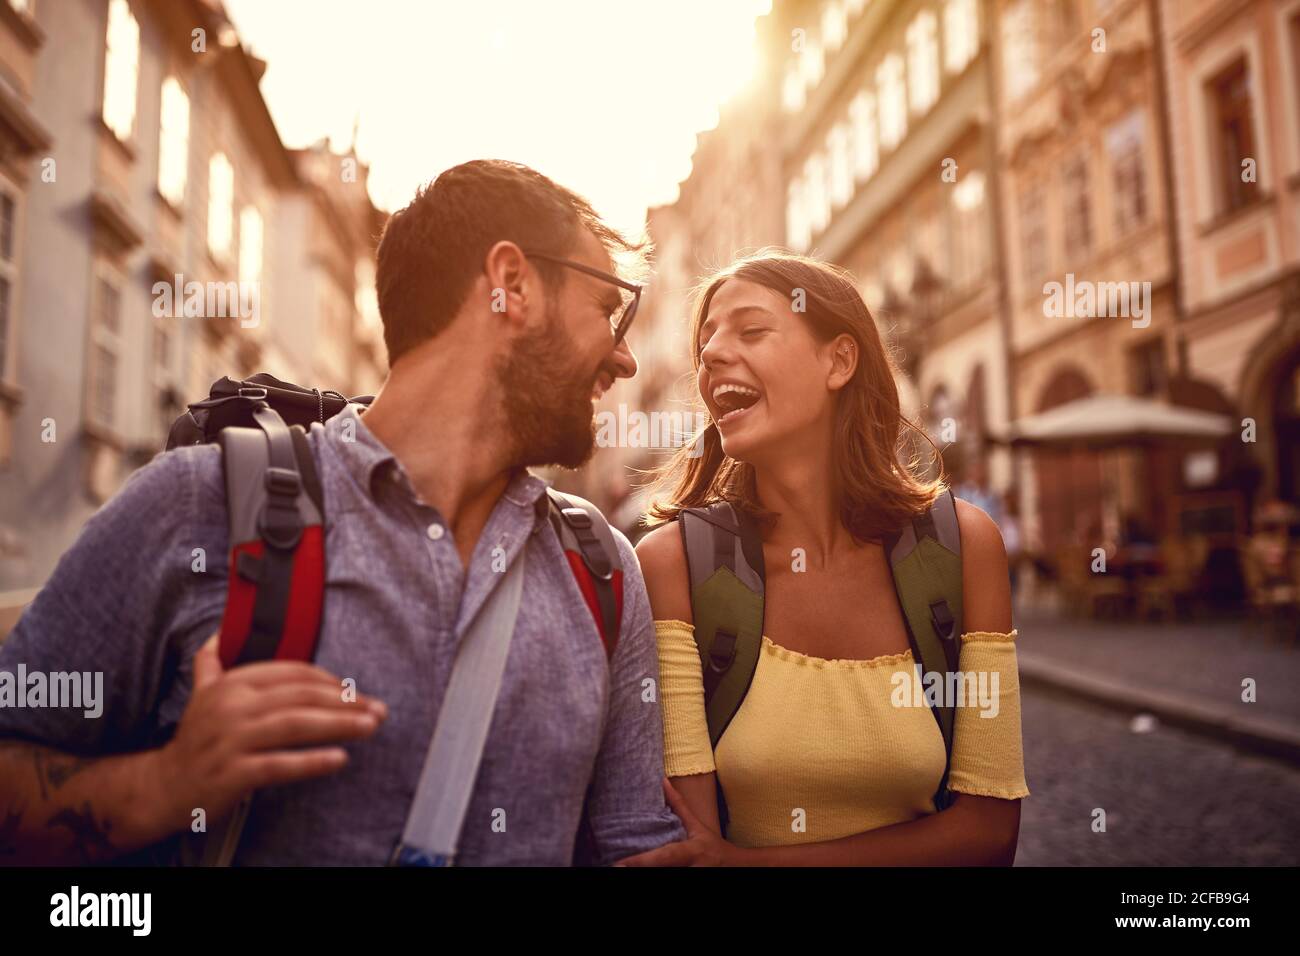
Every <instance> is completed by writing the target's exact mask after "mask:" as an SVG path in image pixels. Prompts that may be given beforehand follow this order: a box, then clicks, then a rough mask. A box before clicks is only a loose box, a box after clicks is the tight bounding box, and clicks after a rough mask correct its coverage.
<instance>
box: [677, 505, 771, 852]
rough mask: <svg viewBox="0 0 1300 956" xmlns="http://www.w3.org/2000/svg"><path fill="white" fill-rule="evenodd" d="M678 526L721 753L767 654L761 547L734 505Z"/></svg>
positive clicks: (713, 740)
mask: <svg viewBox="0 0 1300 956" xmlns="http://www.w3.org/2000/svg"><path fill="white" fill-rule="evenodd" d="M678 523H679V525H680V527H681V532H682V545H683V547H684V549H685V551H686V568H687V572H688V574H689V575H690V580H691V615H692V617H694V619H695V646H696V648H698V650H699V652H700V665H701V669H702V670H703V674H704V710H705V715H706V717H707V719H708V724H709V745H710V746H711V747H713V748H714V749H715V750H716V749H717V746H718V741H719V740H721V739H722V734H723V732H724V731H726V729H727V725H728V724H730V723H731V718H733V717H734V716H736V711H738V710H740V705H741V702H742V701H744V699H745V694H746V693H748V692H749V685H750V684H751V683H752V682H753V680H754V671H755V670H757V669H758V655H759V652H760V651H761V650H762V649H763V593H764V584H763V539H762V537H761V536H760V535H759V532H758V527H757V526H756V525H755V524H754V522H753V520H752V519H751V518H750V517H749V516H748V515H745V514H744V513H743V512H740V511H737V510H736V509H735V508H733V507H732V506H731V504H730V503H729V502H725V501H719V502H714V503H713V504H711V505H707V506H705V507H703V508H685V509H683V510H682V512H681V517H680V519H679V522H678ZM717 790H718V821H719V823H720V824H721V825H722V832H723V834H725V833H726V832H727V799H726V795H725V794H723V792H722V782H721V781H718V784H717Z"/></svg>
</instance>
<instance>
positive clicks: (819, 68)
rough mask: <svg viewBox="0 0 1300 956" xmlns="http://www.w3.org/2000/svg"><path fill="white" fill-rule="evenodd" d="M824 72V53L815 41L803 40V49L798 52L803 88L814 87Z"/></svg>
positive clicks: (810, 39)
mask: <svg viewBox="0 0 1300 956" xmlns="http://www.w3.org/2000/svg"><path fill="white" fill-rule="evenodd" d="M825 72H826V51H825V50H823V49H822V45H821V44H820V43H818V42H817V41H816V40H815V39H813V38H811V37H808V38H806V39H805V40H804V45H803V49H802V50H800V51H799V74H800V76H802V77H803V83H804V88H805V89H807V88H809V87H812V86H816V85H817V83H818V82H819V81H820V80H821V78H822V74H823V73H825Z"/></svg>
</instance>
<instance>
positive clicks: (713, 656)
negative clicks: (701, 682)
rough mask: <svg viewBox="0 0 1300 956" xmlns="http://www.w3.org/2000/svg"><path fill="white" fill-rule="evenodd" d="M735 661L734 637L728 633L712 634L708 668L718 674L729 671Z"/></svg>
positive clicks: (715, 632) (719, 631)
mask: <svg viewBox="0 0 1300 956" xmlns="http://www.w3.org/2000/svg"><path fill="white" fill-rule="evenodd" d="M735 660H736V635H735V634H732V633H731V632H730V631H724V630H721V629H719V630H717V631H714V632H713V643H712V644H710V645H709V667H710V668H711V669H712V670H714V671H716V672H717V673H719V674H722V673H725V672H726V671H727V670H728V669H730V667H731V665H732V664H733V663H735Z"/></svg>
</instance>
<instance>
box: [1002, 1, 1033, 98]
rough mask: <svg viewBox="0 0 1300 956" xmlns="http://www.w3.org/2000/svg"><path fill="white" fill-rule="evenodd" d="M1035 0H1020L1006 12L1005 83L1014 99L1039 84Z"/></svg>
mask: <svg viewBox="0 0 1300 956" xmlns="http://www.w3.org/2000/svg"><path fill="white" fill-rule="evenodd" d="M1033 4H1034V0H1016V2H1015V3H1013V4H1012V5H1011V6H1009V7H1007V8H1006V12H1005V13H1003V15H1002V69H1003V76H1002V83H1003V86H1004V87H1005V88H1006V91H1007V99H1008V100H1010V101H1011V102H1013V103H1014V102H1015V101H1016V100H1019V99H1022V98H1024V96H1025V95H1026V94H1027V93H1028V92H1029V91H1030V90H1032V89H1033V88H1034V87H1035V86H1037V85H1038V43H1037V40H1036V36H1035V30H1034V26H1035V23H1034V20H1035V10H1034V5H1033Z"/></svg>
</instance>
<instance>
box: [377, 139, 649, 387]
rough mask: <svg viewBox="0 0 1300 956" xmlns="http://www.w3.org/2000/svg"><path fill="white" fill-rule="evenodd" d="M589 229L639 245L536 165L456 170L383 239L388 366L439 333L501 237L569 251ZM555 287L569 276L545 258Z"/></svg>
mask: <svg viewBox="0 0 1300 956" xmlns="http://www.w3.org/2000/svg"><path fill="white" fill-rule="evenodd" d="M584 228H585V229H587V230H588V231H589V232H591V233H592V234H593V235H595V236H596V238H598V239H599V240H600V241H601V242H602V243H604V245H605V247H606V248H607V249H609V250H610V251H611V253H613V252H615V251H617V250H637V249H639V248H640V247H639V246H636V245H634V244H632V243H630V242H628V241H627V240H626V239H625V238H624V237H623V236H621V235H620V234H619V233H618V232H617V231H615V230H614V229H612V228H610V227H609V226H607V225H606V224H605V223H604V222H602V221H601V219H600V217H599V216H598V215H596V211H595V210H594V209H592V207H591V204H590V203H589V202H587V200H585V199H583V198H582V197H581V196H579V195H577V194H576V193H574V192H572V191H570V190H568V189H565V188H564V187H563V186H560V185H558V184H557V183H554V182H552V181H551V180H550V179H548V178H547V177H545V176H543V175H542V174H541V173H539V172H537V171H536V170H534V169H530V168H529V167H527V166H524V165H522V164H520V163H511V162H507V161H505V160H499V159H476V160H472V161H470V162H468V163H462V164H461V165H459V166H453V167H452V168H451V169H448V170H447V171H446V172H444V173H442V174H441V175H440V176H438V178H437V179H435V180H434V181H433V182H432V183H430V184H428V185H426V186H423V187H421V188H420V190H419V191H418V192H417V193H416V194H415V198H414V199H412V200H411V202H410V203H409V204H408V205H407V206H406V207H405V208H403V209H401V210H399V211H398V212H396V213H394V214H393V215H392V216H391V217H390V218H389V220H388V225H387V226H386V227H385V228H384V235H383V239H382V240H381V241H380V243H379V255H378V264H377V267H376V274H375V285H376V291H377V293H378V297H379V313H380V315H381V316H382V317H383V320H384V342H385V343H386V344H387V346H388V361H389V364H390V365H391V364H392V363H393V362H395V361H397V359H398V358H400V357H401V356H402V355H403V354H404V353H405V352H407V351H408V350H409V349H411V348H413V347H415V346H416V345H419V344H420V343H421V342H424V341H426V340H428V339H430V338H432V337H433V336H435V335H437V334H438V333H439V332H441V331H442V330H443V329H444V328H445V327H446V326H447V325H448V323H450V322H451V319H452V317H453V316H454V315H455V314H456V313H457V311H459V309H460V308H461V306H462V305H464V303H465V298H466V296H467V295H468V294H469V290H470V287H471V285H472V284H473V282H474V280H475V278H477V277H478V275H479V274H480V273H481V271H482V268H483V260H484V258H485V257H486V256H487V252H488V250H489V249H491V248H492V246H493V245H495V244H496V243H498V242H501V241H505V240H508V241H511V242H514V243H516V244H517V245H519V246H520V247H521V248H524V249H530V250H534V251H538V252H542V251H545V252H548V253H550V254H551V255H557V256H564V255H566V254H568V253H570V252H571V251H572V250H573V249H574V248H575V246H576V245H577V242H578V237H579V235H580V233H579V230H580V229H584ZM534 266H535V268H537V270H538V271H539V272H541V273H542V275H543V277H544V278H545V279H546V281H547V282H548V283H552V282H554V283H558V282H562V281H563V277H562V276H560V275H559V271H560V270H559V268H558V267H557V266H554V265H553V264H551V263H548V262H546V261H544V260H541V259H538V260H535V261H534Z"/></svg>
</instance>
